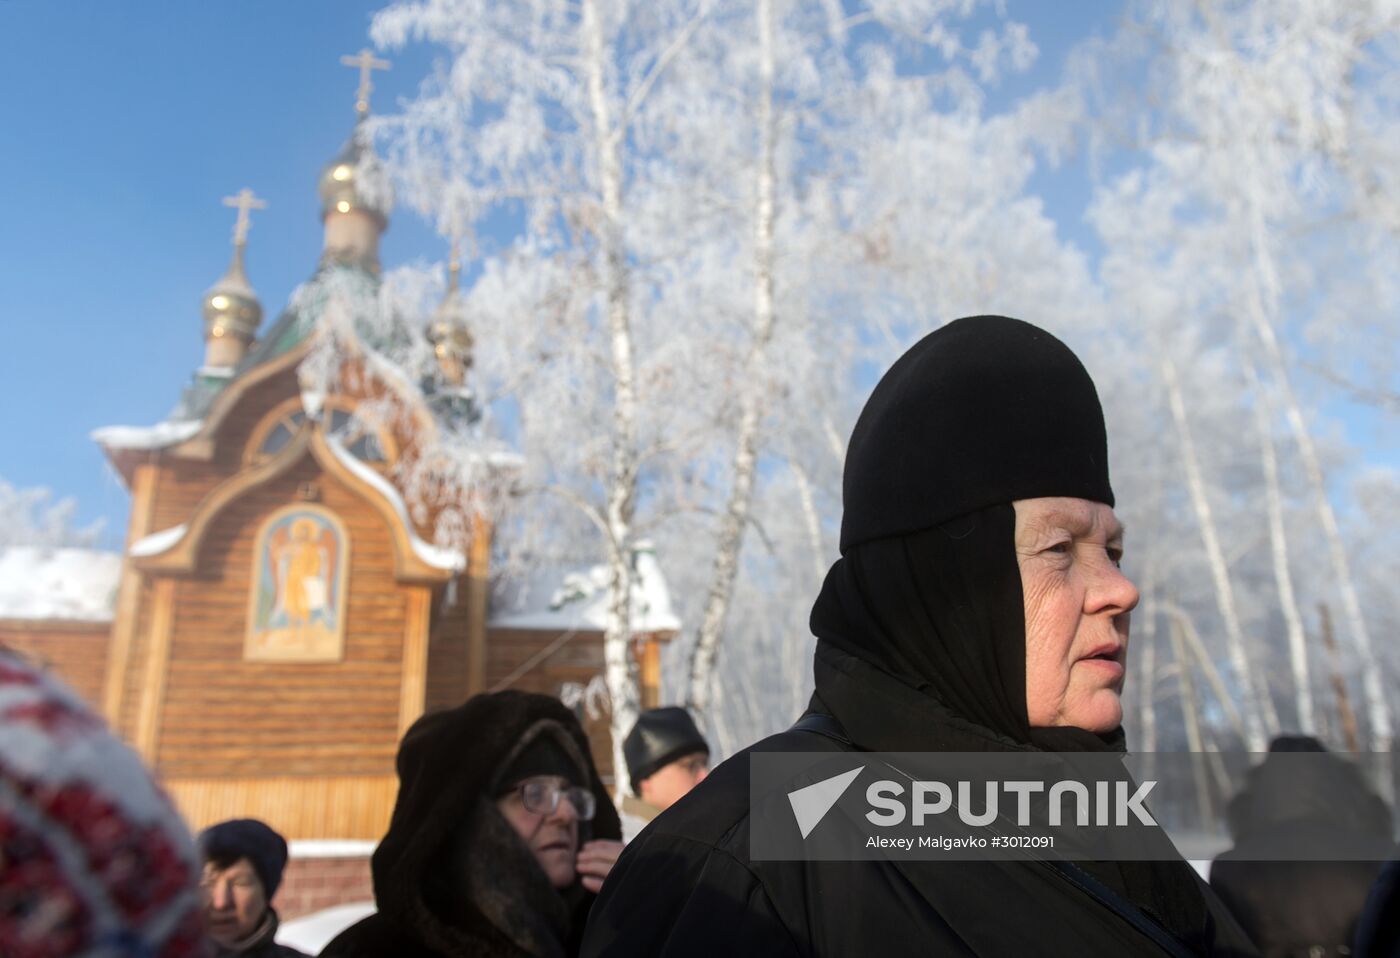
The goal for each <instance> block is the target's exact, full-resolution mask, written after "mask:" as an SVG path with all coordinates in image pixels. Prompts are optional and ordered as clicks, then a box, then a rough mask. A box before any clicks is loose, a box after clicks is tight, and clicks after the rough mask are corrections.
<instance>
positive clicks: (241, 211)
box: [224, 186, 267, 246]
mask: <svg viewBox="0 0 1400 958" xmlns="http://www.w3.org/2000/svg"><path fill="white" fill-rule="evenodd" d="M224 205H225V206H232V207H235V208H236V209H237V210H238V222H236V223H235V224H234V226H233V245H235V246H243V245H244V244H245V243H247V242H248V226H249V223H248V211H249V210H265V209H267V201H266V200H262V199H258V197H256V196H254V195H253V191H252V190H250V189H248V187H246V186H245V187H243V189H241V190H239V191H238V193H237V195H235V196H225V197H224Z"/></svg>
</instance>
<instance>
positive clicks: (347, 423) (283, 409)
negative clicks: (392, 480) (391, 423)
mask: <svg viewBox="0 0 1400 958" xmlns="http://www.w3.org/2000/svg"><path fill="white" fill-rule="evenodd" d="M321 422H322V427H323V428H324V429H325V431H326V434H327V435H329V436H334V437H335V438H336V440H337V441H339V442H340V444H341V445H343V446H344V447H345V448H346V449H347V450H349V452H350V454H351V455H353V456H354V457H355V458H357V459H359V460H360V461H361V462H366V463H369V464H370V465H371V466H375V467H378V468H384V467H386V466H389V465H392V464H393V462H394V460H395V459H396V458H398V445H397V444H396V443H395V442H394V437H393V435H392V434H391V433H390V432H389V431H388V430H387V429H376V428H373V427H371V426H368V425H366V423H365V422H363V421H362V420H360V419H358V418H356V416H355V402H354V401H353V400H351V399H348V398H347V397H345V396H330V397H328V398H327V399H326V400H325V402H324V403H323V404H322V406H321ZM305 423H306V411H305V410H304V409H303V408H302V405H301V398H300V397H294V398H292V399H289V400H287V401H286V402H284V403H282V404H280V405H278V406H277V407H275V408H274V409H273V410H272V411H271V412H270V413H268V414H267V415H266V416H265V417H263V420H262V422H260V423H258V426H257V428H256V429H254V430H253V435H252V437H251V438H250V440H249V442H248V446H247V451H246V453H245V455H244V462H245V464H247V465H254V464H257V463H259V462H265V461H266V460H268V459H270V458H272V457H273V456H275V455H277V454H278V453H279V452H281V451H282V450H283V449H284V448H286V445H287V443H289V442H291V441H292V437H293V436H295V435H296V434H297V431H298V430H300V429H301V427H302V426H303V425H305Z"/></svg>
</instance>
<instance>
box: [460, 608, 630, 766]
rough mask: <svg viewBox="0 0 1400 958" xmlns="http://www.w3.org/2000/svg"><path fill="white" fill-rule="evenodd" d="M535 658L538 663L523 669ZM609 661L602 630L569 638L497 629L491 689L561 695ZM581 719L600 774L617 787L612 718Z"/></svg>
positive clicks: (490, 637)
mask: <svg viewBox="0 0 1400 958" xmlns="http://www.w3.org/2000/svg"><path fill="white" fill-rule="evenodd" d="M556 646H557V647H556ZM551 647H554V648H552V649H551ZM532 661H533V662H534V664H533V665H530V667H529V669H528V670H527V671H524V672H523V673H522V672H521V670H522V669H523V668H524V667H525V666H526V665H528V664H530V663H531V662H532ZM603 665H604V662H603V637H602V635H601V634H600V633H598V632H578V633H575V634H573V635H571V636H569V637H568V638H567V639H565V638H564V634H562V633H560V632H557V631H553V630H550V631H539V630H533V629H494V628H493V629H490V630H489V631H488V633H487V643H486V688H487V690H488V691H498V690H499V689H501V688H513V689H521V690H523V691H526V692H539V693H541V694H543V695H555V696H557V695H558V694H559V690H560V688H561V687H562V686H563V685H564V683H566V682H575V683H578V684H580V685H587V684H588V682H589V681H590V680H592V679H593V677H594V676H597V675H601V674H602V672H603ZM579 719H580V721H582V722H583V728H584V731H585V732H587V733H588V742H589V744H590V745H591V746H592V747H593V761H594V763H595V764H596V765H597V766H598V774H599V775H601V776H602V777H603V781H604V782H605V783H607V784H609V785H611V784H612V771H613V763H612V734H611V732H610V731H609V727H608V717H607V715H602V716H599V717H597V718H590V717H589V716H588V714H587V711H586V710H582V711H581V713H580V715H579Z"/></svg>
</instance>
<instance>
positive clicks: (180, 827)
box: [0, 652, 206, 958]
mask: <svg viewBox="0 0 1400 958" xmlns="http://www.w3.org/2000/svg"><path fill="white" fill-rule="evenodd" d="M197 868H198V866H197V858H196V854H195V850H194V845H193V842H192V841H191V839H190V835H189V831H188V830H187V829H186V828H185V825H184V823H183V822H182V821H181V820H180V817H179V815H178V814H177V813H176V812H175V810H174V809H173V808H172V807H171V805H170V802H169V800H168V799H167V798H166V796H165V795H164V793H163V792H161V790H160V788H159V787H158V786H157V785H156V784H155V782H154V781H153V780H152V779H151V776H150V774H149V773H148V772H147V771H146V769H145V768H144V767H143V766H142V765H141V761H140V759H139V758H137V756H136V754H135V753H134V752H132V751H131V749H129V748H127V747H126V746H125V745H123V744H121V743H120V742H118V741H117V740H116V738H114V737H113V736H112V735H111V734H110V733H109V732H108V731H107V729H106V727H105V726H104V725H103V723H102V721H101V720H100V719H98V718H97V717H96V716H95V715H93V714H92V712H90V711H89V710H88V709H87V708H86V707H85V706H84V705H83V704H82V702H81V701H79V699H78V698H77V697H76V696H75V695H74V694H73V693H72V692H70V691H69V690H68V689H67V688H65V687H63V686H62V685H61V684H60V683H58V682H57V681H55V680H54V679H52V678H51V677H49V676H48V675H45V674H44V673H42V672H40V671H38V670H36V669H34V668H32V667H31V666H29V665H27V664H25V663H24V662H22V661H21V660H19V659H17V658H15V657H14V656H13V655H11V654H9V653H5V652H0V955H4V956H6V958H67V956H74V958H76V956H84V958H89V956H90V958H99V956H100V958H117V956H123V958H136V956H146V958H184V956H189V955H203V954H205V948H206V945H205V942H204V939H203V915H202V910H201V907H200V899H199V890H198V871H197Z"/></svg>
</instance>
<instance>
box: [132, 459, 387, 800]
mask: <svg viewBox="0 0 1400 958" xmlns="http://www.w3.org/2000/svg"><path fill="white" fill-rule="evenodd" d="M307 482H312V483H315V484H316V486H317V488H318V489H319V490H320V494H321V498H320V504H321V505H323V506H325V507H326V508H329V509H330V510H331V511H333V512H335V513H336V514H337V515H338V516H339V517H340V518H341V520H342V521H343V522H344V523H345V526H346V528H347V530H348V532H349V536H350V572H349V578H348V581H347V594H348V603H347V606H346V619H347V629H346V634H345V652H344V658H343V660H342V661H340V662H329V663H279V662H246V661H244V659H243V645H244V638H245V633H246V628H247V612H248V595H249V583H250V579H251V576H252V569H253V548H254V538H255V536H256V534H257V530H258V527H259V526H260V525H261V523H262V521H263V520H264V519H265V518H266V517H267V516H269V515H270V514H271V513H273V512H275V511H276V510H278V509H280V508H282V507H283V506H286V505H291V504H295V503H296V502H298V501H299V499H298V497H297V493H298V489H299V487H301V486H302V484H303V483H307ZM392 550H393V545H392V541H391V539H390V535H389V531H388V529H387V528H386V527H385V525H384V522H383V519H382V518H381V517H380V516H379V514H378V513H377V512H375V511H374V509H373V508H372V507H371V506H369V504H368V503H366V502H365V501H364V500H363V499H362V498H361V497H360V496H359V495H358V494H357V493H356V492H354V491H352V490H350V489H348V488H346V487H345V486H343V485H341V484H340V483H339V482H337V481H335V480H333V479H330V478H327V477H326V476H324V475H323V474H322V473H321V471H320V469H319V467H317V466H316V465H315V463H314V462H313V461H312V460H310V459H309V458H308V459H306V460H304V461H303V462H302V463H301V464H300V465H298V466H296V467H294V468H293V469H292V470H290V471H289V472H288V473H287V474H285V475H283V476H281V477H279V478H278V479H276V480H274V481H272V482H271V483H269V484H268V485H267V486H265V487H263V488H261V489H259V490H258V491H257V492H256V493H254V494H252V495H249V496H247V497H245V498H244V499H242V500H239V501H236V502H234V503H233V504H232V505H230V506H229V507H228V508H227V509H226V510H225V511H224V512H223V514H222V515H220V516H219V517H218V519H216V520H215V522H214V523H213V524H212V525H211V527H210V529H209V532H208V536H207V538H206V540H205V544H204V549H203V552H202V554H201V556H200V568H201V570H202V572H203V574H201V575H199V576H196V577H191V578H184V579H180V580H177V585H176V592H175V610H174V625H173V633H172V641H171V650H170V669H169V675H168V678H167V682H166V691H165V700H164V703H163V708H162V715H161V721H160V733H159V741H158V744H157V751H156V755H157V765H158V768H159V770H160V772H161V774H162V775H163V776H165V777H168V778H170V779H172V780H174V779H185V778H202V777H208V776H240V777H251V778H257V777H263V776H278V775H318V776H320V775H328V776H345V775H376V774H379V775H383V774H390V773H392V771H393V756H394V752H395V749H396V746H397V741H398V723H399V707H400V692H401V679H402V674H401V669H402V663H403V650H404V631H403V630H404V621H405V613H406V606H405V596H404V590H403V588H402V587H401V586H399V585H398V583H397V582H395V580H394V578H393V551H392Z"/></svg>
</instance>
